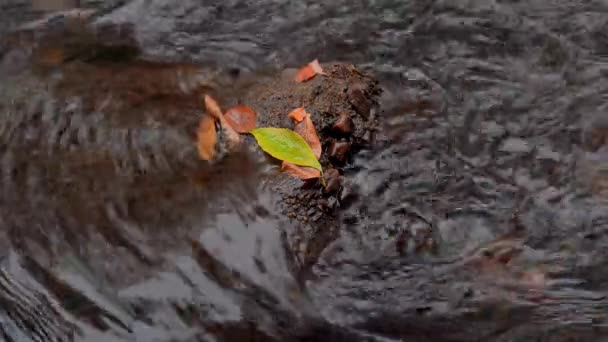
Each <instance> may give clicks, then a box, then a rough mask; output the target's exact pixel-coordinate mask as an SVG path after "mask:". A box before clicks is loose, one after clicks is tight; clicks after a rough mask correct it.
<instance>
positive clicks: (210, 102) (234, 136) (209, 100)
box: [204, 95, 241, 148]
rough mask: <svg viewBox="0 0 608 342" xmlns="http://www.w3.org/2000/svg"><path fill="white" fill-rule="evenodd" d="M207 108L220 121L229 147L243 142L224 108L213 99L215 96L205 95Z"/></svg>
mask: <svg viewBox="0 0 608 342" xmlns="http://www.w3.org/2000/svg"><path fill="white" fill-rule="evenodd" d="M204 102H205V108H206V109H207V112H208V113H209V115H211V116H212V117H213V118H215V120H217V121H219V123H220V125H221V128H222V134H223V136H224V137H225V138H226V142H227V143H228V148H235V147H236V146H238V145H239V144H240V142H241V136H240V135H239V134H238V133H237V132H236V131H235V130H234V128H232V126H231V125H230V123H229V122H228V120H226V118H225V117H224V114H222V110H221V109H220V106H219V105H218V104H217V101H215V99H213V97H211V96H209V95H205V96H204Z"/></svg>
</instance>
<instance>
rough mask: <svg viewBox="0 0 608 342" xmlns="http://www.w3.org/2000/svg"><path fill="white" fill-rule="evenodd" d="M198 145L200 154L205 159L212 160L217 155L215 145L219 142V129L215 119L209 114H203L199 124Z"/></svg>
mask: <svg viewBox="0 0 608 342" xmlns="http://www.w3.org/2000/svg"><path fill="white" fill-rule="evenodd" d="M196 134H197V147H198V155H199V156H200V158H201V159H203V160H211V159H213V157H214V156H215V145H216V144H217V131H216V130H215V120H214V119H213V117H211V116H209V115H205V116H203V118H202V119H201V121H200V122H199V125H198V130H197V132H196Z"/></svg>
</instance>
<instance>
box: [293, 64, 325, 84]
mask: <svg viewBox="0 0 608 342" xmlns="http://www.w3.org/2000/svg"><path fill="white" fill-rule="evenodd" d="M317 75H326V73H325V72H324V71H323V68H322V67H321V64H319V60H317V59H315V60H314V61H312V62H310V63H308V64H307V65H306V66H305V67H303V68H301V69H300V70H298V73H297V74H296V78H295V80H296V82H298V83H301V82H306V81H308V80H311V79H313V78H314V77H315V76H317Z"/></svg>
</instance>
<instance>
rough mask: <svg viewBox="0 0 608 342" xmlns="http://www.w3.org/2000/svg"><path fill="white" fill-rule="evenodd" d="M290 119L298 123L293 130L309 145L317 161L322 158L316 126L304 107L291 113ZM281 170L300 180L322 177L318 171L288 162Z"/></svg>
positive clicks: (284, 163)
mask: <svg viewBox="0 0 608 342" xmlns="http://www.w3.org/2000/svg"><path fill="white" fill-rule="evenodd" d="M289 117H290V118H292V119H293V120H294V121H295V122H296V126H295V127H294V129H293V130H294V131H295V132H296V133H298V134H299V135H300V136H301V137H302V138H304V141H306V143H308V145H309V146H310V149H311V150H312V152H313V154H314V155H315V157H317V159H318V158H319V157H321V141H320V140H319V136H318V135H317V132H316V130H315V126H314V124H313V122H312V120H311V119H310V114H308V113H307V112H306V110H305V109H304V108H303V107H300V108H296V109H294V110H293V111H292V112H291V113H289ZM281 170H283V171H285V172H287V173H289V174H290V175H292V176H295V177H298V178H300V179H311V178H319V177H321V173H320V172H319V171H318V170H315V169H313V168H310V167H305V166H299V165H294V164H290V163H288V162H283V165H282V166H281Z"/></svg>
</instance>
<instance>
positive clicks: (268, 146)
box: [249, 127, 323, 171]
mask: <svg viewBox="0 0 608 342" xmlns="http://www.w3.org/2000/svg"><path fill="white" fill-rule="evenodd" d="M249 133H251V134H253V136H254V138H255V140H257V142H258V144H260V147H262V149H263V150H264V151H265V152H266V153H268V154H270V155H271V156H273V157H275V158H277V159H280V160H284V161H286V162H289V163H292V164H296V165H302V166H310V167H314V168H315V169H317V170H319V171H323V170H322V169H321V164H319V161H318V160H317V158H316V157H315V155H314V154H313V152H312V150H311V149H310V146H309V145H308V143H306V141H305V140H304V139H303V138H302V137H301V136H300V135H299V134H298V133H296V132H294V131H292V130H290V129H286V128H275V127H263V128H256V129H253V130H251V131H250V132H249Z"/></svg>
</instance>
